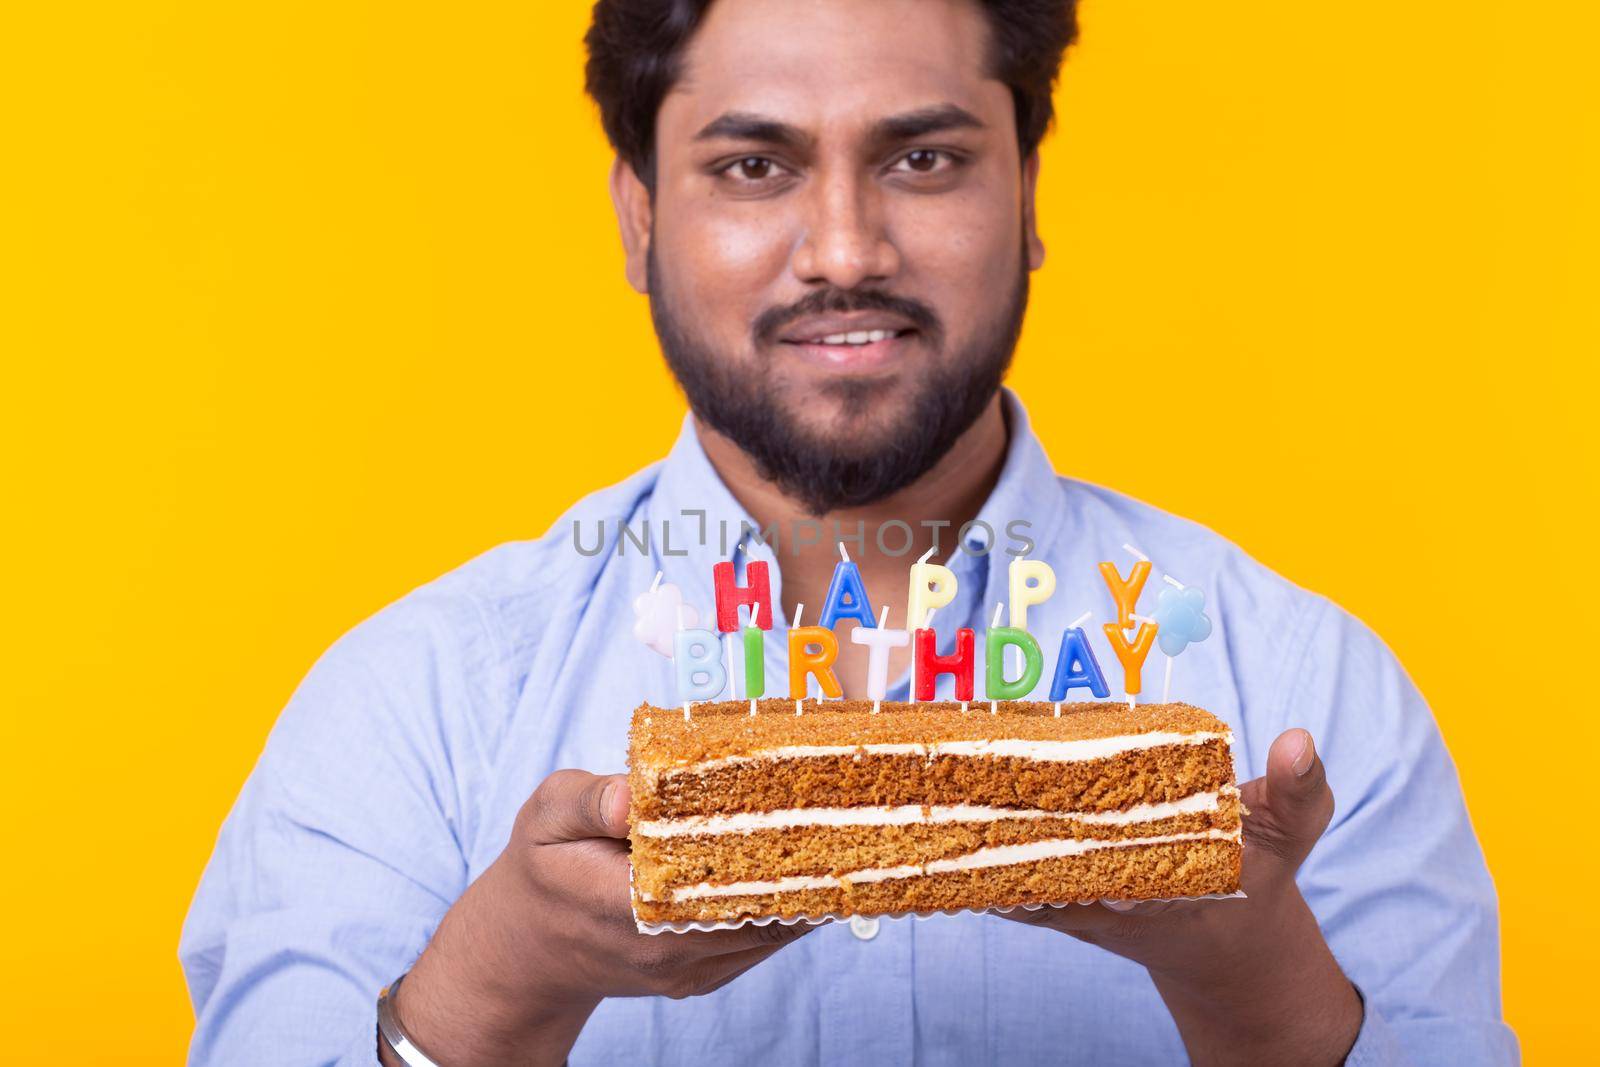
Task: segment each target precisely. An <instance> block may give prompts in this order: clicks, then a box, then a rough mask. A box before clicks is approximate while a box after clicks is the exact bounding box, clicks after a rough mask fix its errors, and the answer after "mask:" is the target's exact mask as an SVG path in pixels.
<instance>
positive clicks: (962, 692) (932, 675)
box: [911, 626, 977, 700]
mask: <svg viewBox="0 0 1600 1067" xmlns="http://www.w3.org/2000/svg"><path fill="white" fill-rule="evenodd" d="M914 640H915V644H914V645H913V646H912V649H911V659H912V674H913V675H915V676H916V679H917V693H916V697H917V699H918V700H932V699H933V698H934V697H933V694H934V688H935V687H934V683H935V682H936V681H937V680H938V677H939V675H941V674H953V675H955V679H956V699H957V700H971V699H972V673H973V663H974V661H975V660H976V659H977V655H976V654H975V652H974V651H973V650H974V649H975V648H976V647H977V639H976V638H975V637H974V635H973V633H972V631H971V630H970V629H969V628H967V627H965V626H963V627H962V628H961V629H959V630H957V631H956V650H955V651H954V652H952V653H951V654H950V655H948V656H941V655H939V644H938V642H939V638H938V635H937V634H935V633H934V632H933V631H932V630H931V629H923V630H918V631H917V633H916V637H915V639H914Z"/></svg>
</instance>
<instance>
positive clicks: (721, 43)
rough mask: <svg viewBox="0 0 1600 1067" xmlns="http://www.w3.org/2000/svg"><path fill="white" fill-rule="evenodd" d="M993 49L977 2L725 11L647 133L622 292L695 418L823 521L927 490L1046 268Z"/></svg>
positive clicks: (753, 2)
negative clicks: (647, 188) (645, 178)
mask: <svg viewBox="0 0 1600 1067" xmlns="http://www.w3.org/2000/svg"><path fill="white" fill-rule="evenodd" d="M989 40H990V37H989V29H988V25H987V23H986V21H985V18H984V15H983V13H982V12H981V10H980V9H979V7H978V6H977V4H975V3H973V2H971V0H814V2H809V3H805V4H796V3H794V2H793V0H720V2H718V3H716V4H714V5H713V6H712V7H711V9H710V12H709V14H708V15H707V17H706V19H705V21H704V22H703V23H702V25H701V27H700V29H699V30H698V32H697V33H696V34H695V36H694V38H693V40H692V41H691V43H690V46H689V47H688V49H687V50H686V52H685V54H684V56H683V67H682V77H681V78H680V80H679V81H678V82H677V84H676V85H675V87H674V89H673V91H672V92H671V93H669V94H668V96H667V97H666V99H665V100H664V102H663V104H662V106H661V109H660V112H659V114H658V116H657V122H656V169H655V175H656V184H655V189H654V195H653V197H652V198H650V200H649V201H648V204H649V208H648V211H649V219H648V233H646V234H642V235H640V237H641V238H642V241H641V240H636V241H634V242H631V243H632V244H633V246H634V247H631V248H630V276H631V277H632V278H633V280H634V282H635V284H636V285H641V287H647V288H648V290H649V292H650V297H651V307H652V312H653V314H654V317H655V320H656V325H657V330H658V332H659V333H660V335H661V339H662V344H663V348H664V349H665V351H666V354H667V357H668V359H669V361H670V362H671V363H672V366H673V369H674V371H675V372H676V373H677V375H678V377H679V379H680V381H682V382H683V384H684V387H685V391H686V392H687V393H688V395H689V400H690V403H691V405H692V406H693V407H694V409H695V411H696V413H697V415H698V416H699V417H700V418H701V419H702V420H703V421H705V422H707V423H709V424H710V425H711V427H712V428H713V429H716V430H718V431H720V432H722V433H724V434H725V435H727V436H728V437H730V438H732V439H733V440H734V441H735V442H736V443H737V444H739V445H740V446H741V447H742V448H743V449H744V450H745V451H746V452H747V453H749V454H750V455H751V456H752V458H754V459H755V460H756V462H757V464H758V466H760V467H761V468H762V469H763V471H764V473H766V474H767V476H768V477H771V478H773V479H774V480H776V481H777V482H778V483H779V485H780V486H782V487H783V488H785V489H786V490H787V491H789V492H790V493H791V494H792V495H794V496H796V497H798V498H799V499H800V500H802V501H803V502H805V503H807V504H808V505H810V507H811V510H813V511H818V512H821V511H825V510H831V509H832V508H835V507H838V506H844V505H852V504H862V503H868V502H870V501H872V500H875V499H879V498H881V497H883V496H886V495H888V494H889V493H892V492H893V491H894V490H896V489H898V488H900V487H901V486H903V485H905V484H908V483H909V482H910V481H912V480H914V479H915V478H916V477H917V476H919V475H921V474H922V473H923V472H924V471H926V470H927V469H928V467H930V466H932V464H933V463H934V462H935V461H936V460H937V459H938V458H939V456H940V455H942V454H943V452H944V451H945V450H946V449H948V448H949V446H950V445H951V444H952V443H953V442H954V440H955V439H956V437H958V436H959V435H960V434H961V433H962V432H964V431H965V430H966V429H967V428H968V427H969V426H970V425H971V423H972V421H973V420H974V419H975V418H976V417H977V415H978V414H979V413H980V412H981V411H982V409H983V407H984V406H985V405H986V404H987V403H988V402H989V401H990V400H991V399H992V397H993V395H994V391H995V389H996V388H998V384H999V380H1000V376H1001V374H1002V373H1003V371H1004V368H1005V365H1006V363H1007V361H1008V360H1009V357H1010V354H1011V351H1012V348H1013V347H1014V345H1015V341H1016V335H1017V332H1018V330H1019V329H1020V324H1021V317H1022V310H1023V307H1024V306H1025V304H1026V294H1027V271H1028V269H1029V268H1030V267H1033V266H1037V265H1038V262H1039V260H1040V258H1041V256H1042V248H1040V246H1039V245H1038V242H1037V238H1036V236H1035V235H1034V230H1033V220H1032V174H1031V172H1029V173H1027V174H1026V175H1025V168H1024V166H1023V164H1022V161H1021V160H1020V158H1019V152H1018V147H1017V139H1016V127H1015V117H1014V112H1013V103H1012V97H1011V93H1010V90H1009V89H1008V88H1007V87H1006V86H1005V85H1004V84H1003V83H1002V82H1000V81H997V80H995V79H994V78H993V77H991V76H990V73H989V69H988V64H987V58H988V57H987V52H986V50H987V48H988V47H989ZM1025 177H1026V180H1025ZM623 180H628V179H627V178H626V177H625V178H624V179H623ZM640 198H641V200H642V193H641V194H640ZM625 226H626V224H625ZM641 260H642V261H643V270H642V271H641V269H640V268H641V262H640V261H641ZM641 275H642V277H641Z"/></svg>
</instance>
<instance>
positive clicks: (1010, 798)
mask: <svg viewBox="0 0 1600 1067" xmlns="http://www.w3.org/2000/svg"><path fill="white" fill-rule="evenodd" d="M1232 781H1233V763H1232V760H1231V759H1230V758H1229V755H1228V746H1227V742H1226V741H1224V740H1222V739H1220V738H1213V739H1210V740H1207V741H1204V742H1202V743H1200V744H1191V743H1185V744H1173V745H1163V746H1159V747H1155V748H1145V749H1139V750H1137V751H1132V752H1124V753H1122V754H1120V755H1117V756H1112V757H1110V758H1109V759H1091V760H1084V761H1081V762H1068V761H1061V760H1033V759H1029V758H1027V757H1022V756H943V755H941V756H934V757H932V758H931V759H930V758H927V757H924V756H917V755H875V754H871V753H859V752H858V753H856V754H855V755H824V756H801V757H776V758H772V759H750V760H741V761H739V762H737V763H732V764H722V763H719V764H716V765H714V766H713V767H712V768H711V769H710V770H705V771H698V770H685V771H680V772H677V773H668V774H663V775H661V776H660V777H659V778H657V779H656V780H655V781H653V782H649V783H648V784H647V785H643V786H642V790H641V792H642V795H640V796H639V797H638V798H637V799H638V806H637V811H638V817H639V818H640V819H641V820H656V819H672V818H679V817H683V816H686V815H706V814H727V813H733V812H762V811H773V810H779V809H784V808H797V807H802V808H803V807H815V808H832V807H854V806H860V805H872V806H891V807H893V806H900V805H907V804H927V805H949V804H987V805H997V806H1004V807H1025V808H1041V809H1044V810H1046V811H1117V810H1120V809H1122V808H1126V807H1131V806H1132V805H1135V804H1149V803H1160V802H1163V801H1172V800H1178V799H1181V798H1183V797H1186V796H1189V795H1190V794H1192V793H1197V792H1203V791H1207V790H1215V789H1217V788H1220V787H1221V786H1223V785H1226V784H1229V783H1231V782H1232Z"/></svg>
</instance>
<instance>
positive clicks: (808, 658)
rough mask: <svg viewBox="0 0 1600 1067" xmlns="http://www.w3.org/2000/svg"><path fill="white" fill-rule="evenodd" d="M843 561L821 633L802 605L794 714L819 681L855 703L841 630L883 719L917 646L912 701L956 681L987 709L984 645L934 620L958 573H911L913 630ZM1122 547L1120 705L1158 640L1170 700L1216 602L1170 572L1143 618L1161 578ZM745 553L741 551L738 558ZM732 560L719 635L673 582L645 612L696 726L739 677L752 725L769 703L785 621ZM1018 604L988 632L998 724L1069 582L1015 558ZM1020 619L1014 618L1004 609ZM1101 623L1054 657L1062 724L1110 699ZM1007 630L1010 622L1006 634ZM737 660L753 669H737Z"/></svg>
mask: <svg viewBox="0 0 1600 1067" xmlns="http://www.w3.org/2000/svg"><path fill="white" fill-rule="evenodd" d="M838 547H839V561H838V562H837V563H836V564H835V565H834V568H833V575H832V577H831V579H830V580H829V582H828V588H827V592H826V594H825V595H824V596H823V599H822V609H821V611H820V612H818V618H817V621H816V623H814V624H812V625H804V623H803V617H804V614H805V605H803V604H798V605H796V608H795V613H794V618H793V620H792V621H791V622H790V624H789V626H788V627H787V633H786V634H785V635H784V638H783V647H784V650H785V651H786V653H787V664H788V667H787V673H788V679H789V686H788V695H789V699H790V700H792V701H793V702H794V709H795V713H796V714H803V713H804V710H805V702H806V701H807V700H809V699H811V687H812V680H813V679H815V683H816V686H817V689H818V690H819V692H820V694H821V698H822V699H830V700H838V699H841V698H842V697H843V695H844V690H843V686H842V685H841V683H840V680H839V675H838V672H837V670H836V666H837V663H838V660H839V655H840V645H839V638H838V635H837V633H836V631H837V629H838V627H839V625H840V624H841V623H843V622H846V621H851V622H854V623H855V626H854V628H853V630H852V631H851V633H850V642H851V643H852V644H854V645H858V646H861V647H863V648H864V649H865V650H866V664H865V667H866V671H865V695H866V697H867V699H869V700H871V701H872V704H873V713H874V714H876V713H878V712H880V711H881V710H882V705H883V702H884V701H885V700H887V699H888V695H889V688H890V685H889V672H890V667H891V660H892V658H893V657H894V655H895V653H896V651H897V650H898V649H902V648H906V647H907V646H908V645H909V646H910V652H911V656H910V659H911V663H910V677H909V681H908V682H907V683H904V684H906V685H907V687H908V691H909V694H910V696H911V699H913V700H916V701H923V702H927V701H933V700H935V699H937V693H938V692H939V690H940V688H941V679H943V678H945V677H948V678H949V679H950V681H949V683H948V684H949V689H948V691H949V692H950V693H951V694H952V695H953V696H954V698H955V699H956V700H957V701H959V702H960V703H961V705H962V708H963V710H965V708H966V705H967V704H968V703H970V702H971V701H972V700H974V699H975V698H976V695H977V694H976V678H977V674H978V667H977V657H978V642H977V638H976V634H975V633H974V631H973V630H972V629H971V628H970V627H965V626H958V627H955V628H954V630H953V632H952V631H950V630H946V631H945V634H944V635H943V637H941V635H940V633H939V628H937V627H936V626H935V624H934V623H935V617H936V616H937V615H938V613H939V612H940V611H941V610H942V609H945V608H948V607H949V606H950V605H951V604H953V603H954V602H955V600H956V595H957V593H958V592H959V591H960V583H959V580H958V579H957V577H956V574H955V572H954V571H952V570H951V569H950V568H949V567H948V566H945V565H943V564H939V563H933V562H931V558H932V555H933V553H932V551H931V550H930V551H929V552H928V553H926V554H924V555H923V556H922V558H920V559H918V560H917V561H916V562H915V563H913V564H912V565H911V567H910V571H909V574H908V586H907V595H906V625H905V627H904V628H903V629H892V628H890V627H889V625H888V616H889V609H888V606H887V605H885V606H884V607H883V609H882V610H881V611H879V612H877V613H874V611H873V608H872V600H871V597H870V596H869V594H868V591H867V586H866V581H865V580H864V578H863V576H862V573H861V568H860V566H859V565H858V564H857V563H856V562H855V561H854V560H852V559H851V558H850V554H849V553H848V552H847V551H845V547H844V545H842V544H841V545H839V546H838ZM1123 548H1124V549H1125V550H1126V551H1127V552H1128V553H1129V554H1130V555H1132V556H1133V557H1134V562H1133V564H1132V566H1131V567H1130V568H1129V570H1128V573H1127V574H1126V575H1124V574H1123V573H1122V572H1121V571H1120V570H1119V569H1118V567H1117V565H1116V564H1115V563H1113V562H1111V561H1109V560H1108V561H1105V562H1102V563H1101V564H1100V565H1099V568H1098V570H1099V574H1100V578H1101V580H1102V582H1103V583H1104V585H1105V588H1106V590H1107V591H1108V592H1109V593H1110V595H1111V604H1112V608H1113V612H1114V615H1113V618H1112V619H1110V620H1109V621H1107V622H1105V623H1104V624H1102V626H1101V627H1100V630H1101V632H1102V633H1103V634H1104V636H1105V640H1106V643H1107V646H1108V647H1109V648H1110V650H1111V653H1112V655H1113V656H1114V657H1115V658H1116V660H1117V662H1118V664H1120V666H1121V667H1122V693H1123V699H1124V700H1126V701H1127V703H1128V705H1129V706H1130V707H1134V706H1137V702H1138V697H1139V695H1140V694H1141V693H1142V692H1143V689H1144V686H1143V672H1144V666H1145V663H1146V662H1147V660H1148V658H1149V655H1150V652H1151V650H1152V649H1153V648H1154V647H1156V645H1157V643H1158V642H1159V644H1160V647H1161V651H1162V654H1163V656H1164V657H1165V659H1166V669H1165V673H1164V678H1163V683H1162V703H1163V704H1165V703H1166V702H1167V701H1168V700H1169V698H1170V696H1171V689H1172V673H1173V672H1172V667H1173V660H1174V659H1175V658H1176V657H1177V656H1178V655H1179V654H1180V653H1182V652H1183V651H1184V650H1185V649H1186V648H1187V647H1188V646H1189V645H1190V644H1194V643H1197V642H1200V641H1204V640H1205V639H1206V638H1207V637H1208V636H1210V634H1211V619H1210V617H1209V616H1207V615H1206V613H1205V606H1206V600H1205V594H1204V593H1203V592H1201V591H1200V590H1199V589H1197V588H1195V587H1193V586H1186V585H1184V584H1183V583H1181V582H1179V581H1178V580H1177V579H1176V578H1174V577H1172V576H1171V575H1162V581H1163V582H1164V583H1165V584H1166V586H1167V587H1166V588H1163V589H1162V590H1161V594H1160V597H1159V599H1158V602H1157V605H1156V608H1155V610H1154V611H1153V612H1152V613H1151V614H1149V615H1144V614H1141V613H1140V612H1139V611H1138V610H1137V609H1138V605H1139V599H1140V597H1141V596H1142V594H1143V593H1144V590H1145V586H1146V584H1147V583H1148V581H1149V578H1150V575H1151V574H1152V573H1153V569H1154V568H1153V564H1152V563H1151V562H1150V559H1149V558H1148V557H1146V556H1145V555H1144V553H1142V552H1140V551H1139V550H1138V549H1136V548H1134V547H1133V546H1132V545H1124V546H1123ZM735 552H736V555H737V550H735ZM740 577H741V576H740V574H739V570H738V567H737V565H736V562H735V560H732V559H730V560H724V561H722V562H719V563H716V564H714V565H713V566H712V573H711V586H712V593H713V597H714V604H713V607H712V613H711V614H712V617H714V618H715V620H716V632H715V633H714V632H712V631H711V630H709V629H706V628H703V627H702V626H701V625H700V613H699V611H698V610H697V609H696V608H695V607H694V605H692V604H688V603H685V601H684V598H683V594H682V591H681V590H680V589H679V588H678V586H676V585H674V584H672V583H670V582H663V581H662V580H661V579H662V575H661V574H660V573H659V572H658V573H657V574H656V577H655V581H653V582H652V583H651V586H650V589H649V590H648V591H647V592H645V593H644V594H642V595H640V596H639V597H638V598H637V599H636V600H635V601H634V605H633V608H634V613H635V615H636V616H637V618H636V620H635V622H634V627H633V629H634V634H635V636H637V637H638V638H639V639H640V640H641V641H643V642H644V643H645V644H646V645H648V646H649V647H650V648H652V649H654V650H655V651H657V652H659V653H661V654H662V655H664V656H667V657H668V658H670V659H671V660H672V661H673V668H674V670H673V677H674V679H675V695H676V700H677V703H678V704H680V705H681V706H682V707H683V709H684V715H685V717H686V718H691V719H692V714H693V708H694V705H695V704H697V703H704V702H708V701H714V700H717V699H720V698H722V697H723V696H724V695H726V698H727V699H730V700H731V699H738V697H739V695H740V694H739V690H740V689H741V686H740V684H739V682H740V681H741V680H742V682H743V685H742V689H743V698H744V699H745V700H747V701H748V702H749V712H750V714H751V715H755V714H756V713H757V710H758V706H759V702H760V700H761V698H762V697H764V696H765V695H766V690H767V682H766V653H767V648H766V638H767V635H768V634H769V633H770V632H771V631H772V628H773V624H774V620H775V619H776V618H777V617H778V615H777V612H776V610H775V608H774V604H773V597H772V582H771V574H770V570H769V565H768V564H767V563H766V562H765V561H762V560H748V561H747V562H746V563H745V566H744V573H743V576H742V577H743V582H742V583H741V581H740ZM1007 579H1008V581H1007V593H1008V595H1009V599H1008V600H1005V601H1002V602H1000V603H998V604H997V605H996V606H995V610H994V613H993V618H992V620H991V621H990V624H989V628H988V630H987V631H986V632H985V634H984V640H983V643H982V653H983V659H984V668H983V679H984V686H983V696H984V699H986V700H987V701H988V702H989V707H990V711H991V712H992V713H998V710H999V705H1000V702H1002V701H1016V700H1023V699H1026V698H1027V697H1028V696H1029V695H1030V694H1032V693H1033V692H1034V691H1035V690H1037V689H1038V688H1039V686H1040V684H1041V682H1042V681H1043V680H1044V678H1045V672H1046V667H1047V663H1046V654H1045V646H1044V645H1043V644H1042V643H1041V641H1040V640H1039V638H1038V637H1037V636H1035V634H1034V632H1033V631H1032V630H1031V629H1030V626H1029V609H1030V608H1034V609H1038V608H1041V607H1042V606H1044V605H1046V604H1047V603H1048V602H1049V601H1050V600H1051V598H1052V597H1053V596H1054V595H1055V593H1056V589H1057V586H1058V580H1057V576H1056V573H1055V570H1054V569H1053V568H1052V567H1051V566H1050V565H1049V564H1048V563H1045V562H1044V561H1043V560H1034V559H1017V560H1013V561H1012V562H1011V563H1010V565H1009V566H1008V568H1007ZM1008 608H1009V611H1007V609H1008ZM1092 617H1093V613H1092V612H1084V613H1083V614H1081V615H1079V616H1078V617H1077V618H1076V619H1074V620H1073V621H1072V622H1071V623H1070V624H1069V625H1067V626H1065V627H1064V628H1063V629H1062V630H1061V632H1060V637H1059V640H1053V642H1052V643H1053V645H1054V647H1055V663H1054V670H1053V671H1052V672H1051V673H1050V685H1049V690H1048V694H1049V699H1050V701H1051V702H1052V703H1053V704H1054V705H1055V714H1056V716H1058V717H1059V715H1060V714H1061V705H1062V704H1063V703H1064V702H1066V701H1068V700H1069V698H1070V697H1071V696H1072V693H1073V691H1074V690H1076V689H1083V690H1087V693H1086V694H1085V695H1086V696H1088V697H1090V698H1092V699H1094V700H1105V699H1107V698H1108V697H1110V695H1111V688H1110V685H1109V684H1108V682H1107V680H1106V675H1105V671H1104V670H1103V669H1102V668H1101V666H1100V659H1099V657H1098V656H1097V654H1096V652H1095V649H1094V647H1093V644H1092V642H1091V641H1090V637H1089V631H1088V630H1087V629H1085V625H1086V624H1087V623H1088V622H1089V621H1090V620H1091V619H1092ZM1002 619H1004V620H1005V625H1002V624H1001V622H1002ZM736 648H737V658H738V659H739V660H742V662H740V663H736V662H735V659H736V652H735V649H736Z"/></svg>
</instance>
